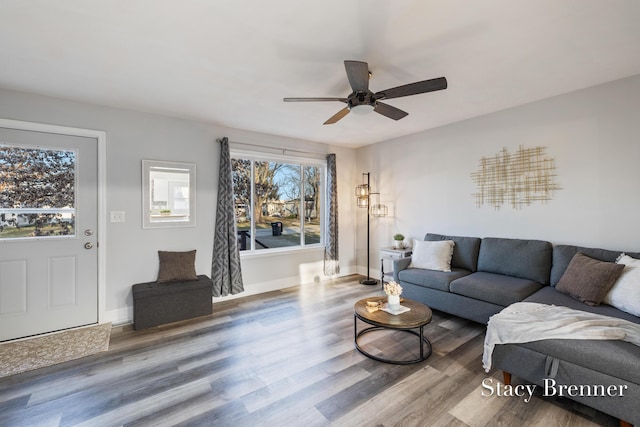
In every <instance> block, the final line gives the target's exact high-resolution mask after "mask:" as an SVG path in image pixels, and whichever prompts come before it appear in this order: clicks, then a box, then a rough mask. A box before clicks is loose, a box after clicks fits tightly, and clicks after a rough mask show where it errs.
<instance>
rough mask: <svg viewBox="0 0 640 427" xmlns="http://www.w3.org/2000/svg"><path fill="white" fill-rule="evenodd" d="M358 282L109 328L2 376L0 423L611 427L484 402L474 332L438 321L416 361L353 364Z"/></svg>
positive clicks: (442, 317) (539, 407)
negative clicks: (95, 346) (66, 353)
mask: <svg viewBox="0 0 640 427" xmlns="http://www.w3.org/2000/svg"><path fill="white" fill-rule="evenodd" d="M358 279H359V276H350V277H346V278H342V279H338V280H331V281H326V282H321V283H317V284H313V285H306V286H298V287H293V288H289V289H285V290H281V291H275V292H270V293H267V294H262V295H256V296H250V297H246V298H240V299H235V300H230V301H224V302H219V303H215V304H214V313H213V314H212V315H210V316H205V317H201V318H198V319H194V320H190V321H185V322H179V323H175V324H172V325H166V326H163V327H158V328H152V329H149V330H145V331H133V330H132V329H131V327H130V326H125V327H121V328H115V329H114V331H113V333H112V338H111V346H110V349H109V351H108V352H105V353H101V354H98V355H95V356H90V357H87V358H84V359H81V360H77V361H72V362H67V363H64V364H60V365H57V366H52V367H48V368H43V369H39V370H37V371H32V372H27V373H24V374H19V375H15V376H12V377H8V378H3V379H2V380H1V382H0V425H1V426H173V425H181V426H212V425H214V426H234V427H235V426H263V425H264V426H267V425H268V426H304V427H312V426H327V425H335V426H499V425H500V426H513V425H519V426H538V425H540V426H611V427H614V426H617V420H615V419H614V418H612V417H609V416H607V415H605V414H602V413H600V412H597V411H595V410H593V409H590V408H587V407H585V406H582V405H579V404H576V403H573V402H571V401H567V400H562V401H556V400H550V399H543V398H540V397H534V398H533V399H532V401H531V402H529V403H525V402H524V401H523V399H522V398H517V397H504V396H503V397H496V396H495V395H494V396H487V397H484V396H482V391H483V388H482V381H483V379H485V378H491V379H492V380H493V382H494V384H495V383H497V382H498V381H499V379H501V373H500V372H496V371H492V372H490V373H489V374H486V373H485V372H484V371H483V369H482V362H481V358H482V346H483V340H484V330H485V328H484V326H482V325H479V324H475V323H473V322H468V321H465V320H462V319H459V318H456V317H453V316H449V315H446V314H443V313H440V312H434V316H433V321H432V322H431V323H430V324H429V325H427V326H426V327H425V334H426V335H427V336H428V337H429V339H430V340H431V342H432V344H433V354H432V355H431V357H430V358H429V359H427V360H426V361H424V362H421V363H418V364H415V365H407V366H399V365H389V364H386V363H380V362H376V361H374V360H371V359H369V358H366V357H364V356H363V355H361V354H360V353H359V352H357V351H356V350H355V349H354V345H353V322H354V320H353V304H354V302H355V301H357V300H358V299H361V298H365V297H367V296H371V295H379V294H381V291H380V290H379V287H377V286H365V285H360V284H359V283H358ZM361 326H363V325H359V328H360V327H361ZM361 339H362V341H361V342H362V343H364V345H366V348H367V351H370V352H372V353H379V352H383V351H384V354H385V356H396V357H401V356H402V355H404V354H406V355H409V353H410V352H417V350H418V348H417V343H416V341H415V340H416V339H417V338H416V337H414V336H412V335H409V334H406V333H404V334H403V333H400V332H395V333H394V332H372V333H369V334H366V335H364V336H362V338H361ZM413 357H415V355H413ZM517 382H518V379H517V378H515V377H514V383H517Z"/></svg>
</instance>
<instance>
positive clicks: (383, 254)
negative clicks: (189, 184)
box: [380, 246, 412, 286]
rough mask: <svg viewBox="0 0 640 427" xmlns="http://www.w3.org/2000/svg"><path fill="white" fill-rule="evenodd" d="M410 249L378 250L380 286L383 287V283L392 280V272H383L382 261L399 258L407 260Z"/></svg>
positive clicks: (387, 248) (389, 248)
mask: <svg viewBox="0 0 640 427" xmlns="http://www.w3.org/2000/svg"><path fill="white" fill-rule="evenodd" d="M411 253H412V249H411V248H394V247H393V246H388V247H384V248H380V285H381V286H384V284H385V282H389V281H391V280H393V271H392V270H391V271H386V272H385V271H384V261H385V260H387V261H388V260H394V259H401V258H408V257H410V256H411Z"/></svg>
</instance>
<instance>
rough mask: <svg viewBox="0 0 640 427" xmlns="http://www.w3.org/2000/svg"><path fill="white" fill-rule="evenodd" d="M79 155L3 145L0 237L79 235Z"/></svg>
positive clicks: (1, 156)
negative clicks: (77, 227) (76, 229)
mask: <svg viewBox="0 0 640 427" xmlns="http://www.w3.org/2000/svg"><path fill="white" fill-rule="evenodd" d="M76 157H77V156H76V152H75V151H66V150H53V149H42V148H27V147H21V146H12V145H0V175H1V176H2V180H1V181H0V240H7V239H23V238H33V237H37V238H50V237H73V236H75V218H76V209H75V197H76V173H75V169H76Z"/></svg>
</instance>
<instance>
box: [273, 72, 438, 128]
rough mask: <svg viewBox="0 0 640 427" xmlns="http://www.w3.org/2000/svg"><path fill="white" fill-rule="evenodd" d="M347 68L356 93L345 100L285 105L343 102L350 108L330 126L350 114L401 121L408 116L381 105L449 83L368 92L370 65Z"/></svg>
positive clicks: (426, 82)
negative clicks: (367, 113)
mask: <svg viewBox="0 0 640 427" xmlns="http://www.w3.org/2000/svg"><path fill="white" fill-rule="evenodd" d="M344 68H345V69H346V70H347V78H348V79H349V84H350V85H351V89H352V90H353V92H351V94H350V95H349V96H347V97H346V98H284V99H283V101H285V102H316V101H340V102H344V103H345V104H347V106H346V107H344V108H343V109H342V110H340V111H338V112H337V113H336V114H334V115H333V116H331V117H330V118H329V120H327V121H326V122H324V124H325V125H331V124H334V123H336V122H337V121H338V120H340V119H341V118H343V117H344V116H346V115H347V114H349V112H350V111H354V112H355V111H358V110H369V111H370V110H372V109H373V111H375V112H376V113H378V114H382V115H383V116H386V117H389V118H390V119H393V120H400V119H401V118H403V117H405V116H407V115H408V114H409V113H407V112H405V111H402V110H400V109H399V108H396V107H393V106H391V105H388V104H384V103H382V102H380V100H383V99H384V100H387V99H392V98H400V97H402V96H410V95H417V94H419V93H425V92H433V91H436V90H443V89H446V88H447V79H446V78H444V77H438V78H435V79H430V80H423V81H420V82H415V83H409V84H406V85H403V86H398V87H394V88H391V89H386V90H381V91H380V92H376V93H373V92H371V91H370V90H369V77H370V76H371V73H370V72H369V64H367V63H366V62H362V61H344Z"/></svg>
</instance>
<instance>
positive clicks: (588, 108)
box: [357, 76, 640, 277]
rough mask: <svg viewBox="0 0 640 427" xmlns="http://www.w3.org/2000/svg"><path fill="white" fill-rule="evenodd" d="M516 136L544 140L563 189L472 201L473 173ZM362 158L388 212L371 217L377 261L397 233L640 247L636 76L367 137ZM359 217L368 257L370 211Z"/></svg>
mask: <svg viewBox="0 0 640 427" xmlns="http://www.w3.org/2000/svg"><path fill="white" fill-rule="evenodd" d="M425 96H427V95H425ZM390 126H393V124H390ZM519 145H523V146H525V147H535V146H544V147H547V155H548V156H550V157H552V158H554V159H555V165H556V168H557V174H558V176H557V179H556V182H557V183H558V184H559V185H560V186H561V187H562V189H561V190H559V191H556V192H555V193H554V197H553V200H551V201H549V202H547V204H545V205H542V204H539V203H534V204H533V205H531V206H525V207H523V208H522V209H521V210H514V209H512V208H511V207H510V206H509V205H505V206H503V207H502V208H501V209H500V210H494V208H492V207H490V206H482V207H480V208H478V207H476V204H475V200H474V198H473V197H472V194H473V193H475V192H476V187H475V183H474V182H473V181H472V179H471V175H470V174H471V173H472V172H474V171H476V170H477V168H478V161H479V160H480V158H481V157H483V156H486V157H489V156H493V155H494V154H496V153H498V152H499V151H500V150H501V149H502V148H503V147H506V148H507V149H508V150H509V151H510V152H512V153H513V152H515V151H516V150H517V149H518V146H519ZM357 159H358V167H359V169H361V170H362V171H365V172H366V171H371V173H372V180H374V184H373V188H374V189H378V190H379V191H380V192H381V198H382V203H386V204H387V205H389V207H390V212H391V214H390V216H389V217H387V218H380V219H374V220H372V243H371V259H372V260H377V249H378V248H379V247H380V246H388V245H391V244H392V241H391V236H392V235H393V234H394V233H396V232H401V233H403V234H405V236H407V237H410V238H418V239H422V238H423V237H424V234H425V233H427V232H435V233H444V234H454V235H469V236H479V237H488V236H494V237H514V238H527V239H530V238H531V239H541V240H548V241H551V242H552V243H554V244H564V243H567V244H576V245H583V246H592V247H601V248H607V249H614V250H628V251H632V250H633V251H638V250H640V227H638V225H637V219H638V213H639V212H640V191H639V190H638V183H640V76H635V77H631V78H628V79H623V80H619V81H616V82H613V83H609V84H604V85H600V86H597V87H593V88H588V89H585V90H581V91H578V92H573V93H570V94H566V95H562V96H558V97H554V98H551V99H547V100H543V101H539V102H536V103H532V104H528V105H524V106H521V107H518V108H512V109H508V110H505V111H501V112H498V113H495V114H491V115H487V116H483V117H478V118H475V119H472V120H467V121H464V122H459V123H456V124H452V125H449V126H443V127H440V128H437V129H433V130H430V131H426V132H422V133H419V134H414V135H410V136H406V137H402V138H398V139H394V140H390V141H386V142H383V143H380V144H376V145H373V146H367V147H364V148H361V149H359V150H358V152H357ZM357 219H358V240H357V242H358V248H359V249H360V250H359V251H358V252H357V253H358V257H359V258H358V266H365V265H366V258H365V256H366V250H364V248H366V228H365V224H366V216H365V214H364V213H362V214H359V215H358V216H357ZM372 269H373V270H375V271H372V275H375V277H378V273H377V271H378V266H377V265H372ZM361 271H362V272H364V270H361Z"/></svg>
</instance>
